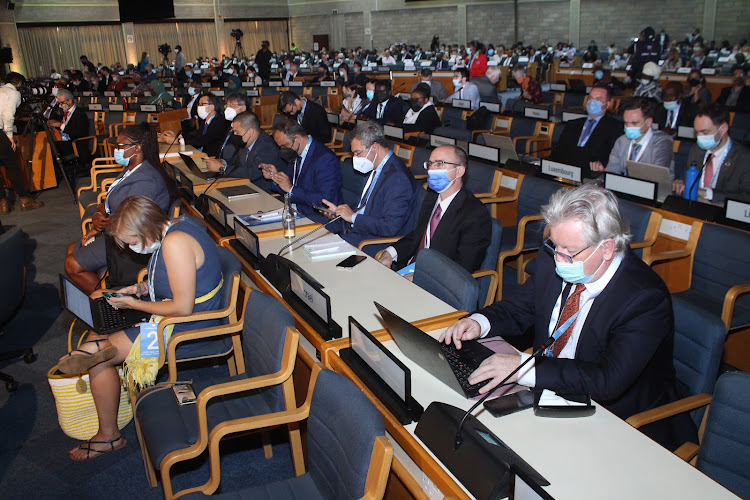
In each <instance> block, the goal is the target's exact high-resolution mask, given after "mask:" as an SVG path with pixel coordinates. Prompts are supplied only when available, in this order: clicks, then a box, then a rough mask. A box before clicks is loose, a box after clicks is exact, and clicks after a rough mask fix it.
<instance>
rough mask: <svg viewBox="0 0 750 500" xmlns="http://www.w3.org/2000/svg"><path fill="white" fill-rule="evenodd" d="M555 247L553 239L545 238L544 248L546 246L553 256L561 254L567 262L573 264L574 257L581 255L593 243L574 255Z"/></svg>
mask: <svg viewBox="0 0 750 500" xmlns="http://www.w3.org/2000/svg"><path fill="white" fill-rule="evenodd" d="M555 247H556V245H555V244H554V242H553V241H552V240H551V239H549V238H547V239H546V240H544V248H546V249H547V250H548V251H549V252H550V253H551V254H552V256H553V257H555V256H557V255H559V256H560V257H562V258H563V260H564V261H565V262H567V263H568V264H572V263H573V258H574V257H576V256H577V255H580V254H581V253H582V252H584V251H586V250H588V249H589V248H590V247H591V245H588V246H586V248H584V249H583V250H581V251H579V252H576V253H574V254H573V255H568V254H566V253H562V252H558V251H557V250H556V248H555Z"/></svg>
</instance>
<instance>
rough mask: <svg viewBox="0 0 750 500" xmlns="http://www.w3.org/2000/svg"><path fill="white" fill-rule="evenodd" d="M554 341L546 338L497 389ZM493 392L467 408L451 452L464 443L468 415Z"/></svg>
mask: <svg viewBox="0 0 750 500" xmlns="http://www.w3.org/2000/svg"><path fill="white" fill-rule="evenodd" d="M558 338H559V337H558ZM555 340H557V338H555V337H552V336H550V337H549V338H547V340H546V341H545V342H544V344H542V345H541V346H540V347H539V348H538V349H537V350H536V351H534V353H533V354H532V355H531V356H529V357H528V358H526V360H525V361H524V362H523V363H521V364H520V365H518V366H517V367H516V369H515V370H513V371H512V372H510V373H509V374H508V376H506V377H505V378H504V379H503V380H502V381H501V382H500V383H499V384H498V385H497V387H502V386H503V385H504V384H505V383H506V382H507V381H508V380H510V378H511V377H512V376H513V375H515V374H516V373H518V371H519V370H520V369H521V368H523V367H524V366H526V365H527V364H528V363H529V362H530V361H531V360H532V359H536V358H538V357H539V355H540V354H542V353H543V352H544V351H545V350H546V349H548V348H549V347H550V346H551V345H552V344H554V343H555ZM493 392H495V391H494V389H493V390H491V391H488V392H487V394H485V395H484V396H483V397H482V398H480V399H479V401H477V402H476V403H474V406H472V407H471V408H469V410H468V411H467V412H466V413H465V414H464V417H463V418H462V419H461V422H460V423H459V424H458V430H457V431H456V438H455V439H454V441H453V451H456V450H457V449H458V448H459V447H460V446H461V444H462V443H463V441H464V439H463V436H461V431H463V428H464V422H466V419H467V418H469V415H471V412H473V411H474V410H476V408H477V406H479V405H480V404H482V403H484V401H485V400H486V399H487V398H488V397H490V395H491V394H492V393H493Z"/></svg>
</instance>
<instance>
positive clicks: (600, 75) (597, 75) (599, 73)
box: [594, 71, 604, 80]
mask: <svg viewBox="0 0 750 500" xmlns="http://www.w3.org/2000/svg"><path fill="white" fill-rule="evenodd" d="M594 78H596V79H597V80H601V79H602V78H604V71H594Z"/></svg>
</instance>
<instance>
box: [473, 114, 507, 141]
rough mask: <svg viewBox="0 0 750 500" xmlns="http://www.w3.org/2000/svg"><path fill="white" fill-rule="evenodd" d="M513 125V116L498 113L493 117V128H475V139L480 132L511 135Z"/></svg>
mask: <svg viewBox="0 0 750 500" xmlns="http://www.w3.org/2000/svg"><path fill="white" fill-rule="evenodd" d="M511 125H513V117H512V116H505V115H497V116H495V117H494V118H493V119H492V128H491V129H490V130H475V131H474V132H473V136H474V139H475V140H476V138H477V137H478V136H479V135H480V134H492V135H504V136H505V137H510V127H511Z"/></svg>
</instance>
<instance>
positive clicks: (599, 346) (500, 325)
mask: <svg viewBox="0 0 750 500" xmlns="http://www.w3.org/2000/svg"><path fill="white" fill-rule="evenodd" d="M542 215H543V216H544V219H545V222H546V224H547V231H548V233H547V234H548V235H549V238H548V239H547V240H546V241H545V242H544V248H543V249H542V250H540V252H539V254H538V255H537V261H538V263H537V271H536V273H535V274H534V276H533V277H532V278H531V279H530V280H528V281H527V282H526V283H524V284H523V285H522V286H521V287H520V288H519V289H518V291H517V292H516V293H514V294H513V295H512V296H511V297H509V298H507V299H503V300H502V301H501V302H497V303H495V304H492V305H490V306H489V307H486V308H484V309H482V310H481V311H478V312H476V313H474V314H472V315H470V316H468V317H466V318H463V319H461V320H459V321H458V322H457V323H455V324H454V325H453V326H451V327H450V328H448V329H447V330H446V331H445V333H443V334H442V335H441V337H440V340H441V341H442V342H445V343H446V344H450V343H455V345H456V347H457V348H460V347H461V344H462V342H466V341H467V340H472V339H477V338H480V337H486V336H496V335H508V336H512V335H521V334H523V333H524V332H525V331H526V330H527V329H529V328H531V327H533V328H534V342H533V345H535V346H539V345H541V344H544V343H545V341H547V340H548V339H549V337H550V336H552V337H554V338H555V339H556V340H555V342H554V343H553V344H552V345H551V346H550V347H549V348H548V349H547V350H546V351H545V353H544V355H543V356H541V357H539V358H538V359H537V360H536V361H535V362H530V363H529V364H528V365H526V366H525V367H524V369H522V370H521V371H520V372H519V374H516V375H514V376H513V378H512V379H511V380H510V381H511V382H516V381H517V382H518V383H519V384H521V385H526V386H528V387H533V388H535V389H536V390H542V389H548V390H551V391H554V392H556V393H589V394H590V395H591V397H592V398H593V399H594V400H596V401H597V403H599V404H601V405H602V406H604V407H605V408H607V409H608V410H609V411H611V412H613V413H614V414H616V415H617V416H619V417H620V418H623V419H625V418H628V417H630V416H631V415H634V414H636V413H639V412H642V411H645V410H649V409H651V408H654V407H656V406H660V405H662V404H666V403H669V402H672V401H674V400H676V399H678V398H679V397H680V396H682V394H681V392H682V391H680V390H679V389H678V384H679V383H678V382H677V379H676V378H675V371H674V367H673V365H672V344H673V329H674V317H673V313H672V303H671V299H670V295H669V290H668V289H667V286H666V285H665V284H664V282H663V281H662V279H661V278H660V277H659V276H658V275H657V274H656V272H654V271H653V270H652V269H651V268H650V267H649V266H648V265H646V264H645V263H644V262H643V261H642V260H641V259H639V258H638V257H637V256H636V255H635V254H634V253H633V252H632V251H631V250H630V248H629V246H628V243H629V241H630V232H629V227H628V224H627V222H626V221H625V220H624V219H623V218H622V216H621V215H620V210H619V206H618V202H617V198H615V196H614V195H613V194H612V193H611V192H610V191H607V190H604V189H601V188H598V187H595V186H593V185H588V184H584V185H582V186H579V187H577V188H574V189H562V190H560V191H558V192H557V193H555V194H553V195H552V196H551V197H550V200H549V203H548V204H547V205H546V206H544V207H543V208H542ZM528 356H529V355H528V354H494V355H492V356H490V357H489V358H487V359H485V360H484V361H483V362H482V364H481V365H480V367H479V368H477V370H476V371H475V372H474V373H473V374H472V375H471V376H470V377H469V382H470V383H472V384H477V383H479V382H482V381H484V380H490V382H489V383H488V384H487V385H485V386H484V387H482V388H481V389H480V392H481V393H487V392H488V391H490V390H492V389H493V388H495V387H496V386H497V385H498V384H499V383H500V382H501V381H502V380H503V379H504V378H505V377H506V376H507V375H508V374H509V373H510V372H511V371H513V370H514V369H515V368H516V367H518V365H519V364H520V363H521V362H522V361H523V360H524V359H526V358H527V357H528ZM672 424H673V423H665V424H662V425H659V426H658V427H653V426H654V425H656V424H651V425H652V427H651V429H648V427H649V426H646V427H644V428H642V430H643V431H644V432H645V433H646V434H648V435H649V436H651V437H652V438H654V439H656V440H657V441H659V442H661V443H662V444H665V446H666V445H674V446H675V447H676V446H679V445H680V444H681V443H683V442H684V439H685V438H686V437H688V438H689V437H690V434H691V433H694V432H695V428H694V427H693V426H692V423H691V422H690V419H689V418H687V421H686V422H682V421H679V422H676V424H678V425H677V426H676V427H675V426H673V425H672ZM681 439H682V440H681Z"/></svg>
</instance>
